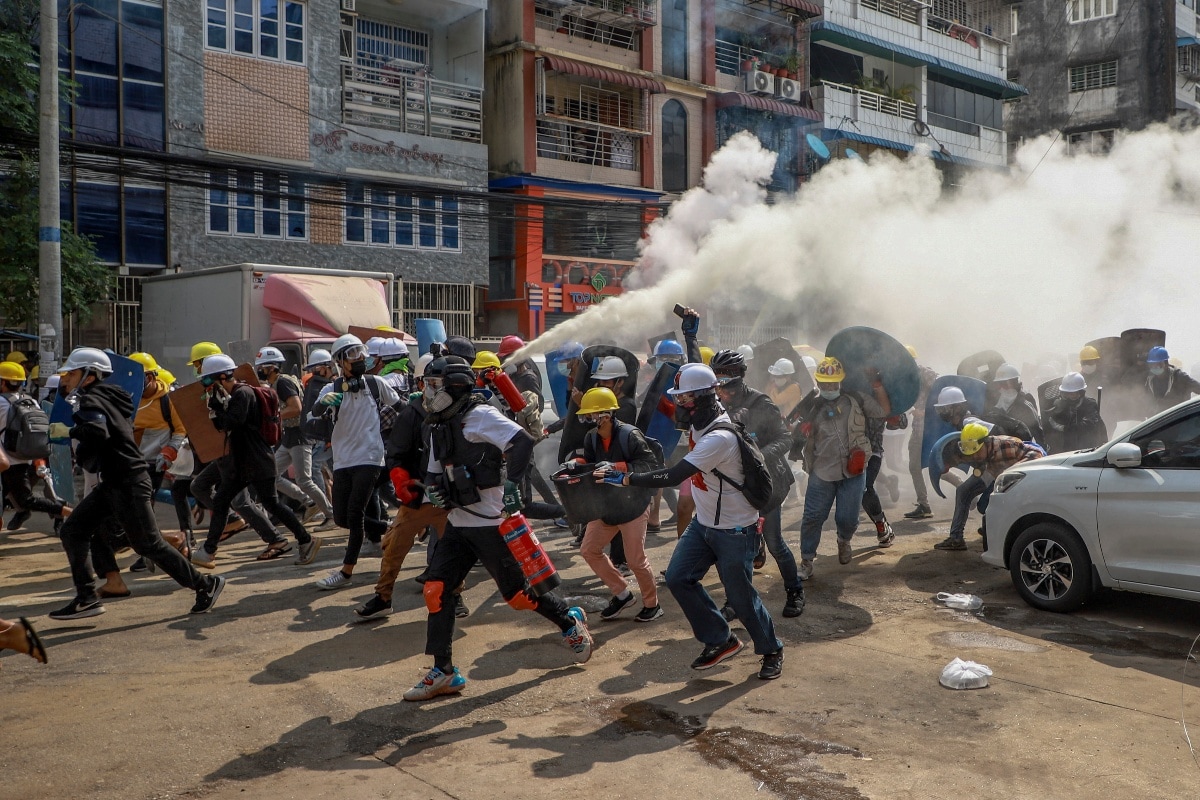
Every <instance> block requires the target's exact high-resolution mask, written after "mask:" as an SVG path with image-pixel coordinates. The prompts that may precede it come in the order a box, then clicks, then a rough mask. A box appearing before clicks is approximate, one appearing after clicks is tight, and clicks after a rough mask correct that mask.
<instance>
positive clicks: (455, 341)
mask: <svg viewBox="0 0 1200 800" xmlns="http://www.w3.org/2000/svg"><path fill="white" fill-rule="evenodd" d="M444 347H445V348H446V351H447V352H449V353H451V354H453V355H456V356H458V357H459V358H465V359H466V360H467V361H474V360H475V345H473V344H471V340H470V339H468V338H467V337H465V336H451V337H449V338H447V339H446V344H445V345H444Z"/></svg>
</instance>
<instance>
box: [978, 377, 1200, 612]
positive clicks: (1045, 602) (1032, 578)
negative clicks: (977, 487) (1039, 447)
mask: <svg viewBox="0 0 1200 800" xmlns="http://www.w3.org/2000/svg"><path fill="white" fill-rule="evenodd" d="M986 529H987V534H986V536H985V538H984V553H983V560H984V561H986V562H987V563H989V564H993V565H995V566H998V567H1004V568H1006V569H1008V570H1009V572H1010V573H1011V574H1012V579H1013V585H1014V586H1015V587H1016V589H1017V592H1018V593H1019V594H1020V595H1021V597H1022V598H1023V599H1024V600H1025V601H1026V602H1027V603H1029V604H1030V605H1032V606H1035V607H1036V608H1041V609H1045V610H1047V611H1070V610H1072V609H1076V608H1079V607H1080V606H1081V605H1083V604H1084V603H1085V602H1087V600H1088V598H1089V597H1091V596H1092V594H1093V593H1094V592H1095V591H1096V590H1097V589H1099V588H1101V587H1108V588H1112V589H1118V590H1123V591H1131V592H1145V593H1146V594H1156V595H1163V596H1165V597H1178V598H1182V599H1185V600H1200V398H1193V399H1192V400H1189V401H1187V402H1184V403H1181V404H1179V405H1177V406H1175V407H1174V408H1172V409H1169V410H1167V411H1164V412H1162V413H1161V414H1158V415H1157V416H1155V417H1151V418H1150V419H1148V420H1146V421H1145V422H1143V423H1141V424H1139V425H1137V426H1135V427H1134V428H1132V429H1131V430H1129V431H1127V432H1126V433H1124V434H1122V435H1121V436H1118V437H1117V438H1115V439H1113V440H1112V441H1110V442H1108V443H1107V444H1105V445H1103V446H1101V447H1098V448H1096V449H1094V450H1085V451H1080V452H1076V453H1062V454H1058V455H1053V456H1049V457H1047V458H1042V459H1038V460H1036V461H1030V462H1026V463H1023V464H1018V465H1016V466H1014V467H1013V468H1011V469H1008V470H1006V471H1005V472H1003V473H1002V474H1001V475H1000V477H998V478H997V479H996V485H995V489H994V492H993V494H992V498H991V503H990V504H989V505H988V508H987V526H986Z"/></svg>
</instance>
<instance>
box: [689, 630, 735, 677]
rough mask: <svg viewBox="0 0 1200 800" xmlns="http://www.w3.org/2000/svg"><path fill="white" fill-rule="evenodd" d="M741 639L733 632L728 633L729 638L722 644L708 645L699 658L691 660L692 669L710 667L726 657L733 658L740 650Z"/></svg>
mask: <svg viewBox="0 0 1200 800" xmlns="http://www.w3.org/2000/svg"><path fill="white" fill-rule="evenodd" d="M745 646H746V645H744V644H742V640H741V639H739V638H738V637H737V636H736V635H735V634H732V633H731V634H729V640H728V641H726V642H725V643H724V644H714V645H709V646H708V647H706V648H704V649H703V650H702V651H701V652H700V656H699V658H697V659H696V660H695V661H693V662H692V669H710V668H712V667H715V666H716V665H717V664H720V663H721V662H722V661H724V660H725V659H727V658H733V657H734V656H736V655H737V654H738V653H740V652H742V648H743V647H745Z"/></svg>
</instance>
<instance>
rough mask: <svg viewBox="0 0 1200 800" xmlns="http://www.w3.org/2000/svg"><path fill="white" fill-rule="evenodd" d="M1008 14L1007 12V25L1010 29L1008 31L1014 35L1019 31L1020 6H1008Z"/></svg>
mask: <svg viewBox="0 0 1200 800" xmlns="http://www.w3.org/2000/svg"><path fill="white" fill-rule="evenodd" d="M1008 14H1009V20H1008V25H1009V28H1010V29H1011V30H1010V31H1009V34H1010V35H1012V36H1016V35H1017V33H1019V32H1020V30H1021V7H1020V6H1018V5H1011V6H1009V7H1008Z"/></svg>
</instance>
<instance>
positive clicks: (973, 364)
mask: <svg viewBox="0 0 1200 800" xmlns="http://www.w3.org/2000/svg"><path fill="white" fill-rule="evenodd" d="M1003 363H1005V362H1004V356H1002V355H1000V354H999V353H997V352H996V351H995V350H984V351H982V352H980V353H976V354H975V355H973V356H967V357H966V358H964V359H963V360H962V362H961V363H960V364H959V365H958V374H959V375H962V376H963V377H965V378H976V379H978V380H981V381H983V382H984V383H985V384H986V383H991V382H992V378H993V377H995V375H996V370H998V369H1000V365H1001V364H1003ZM971 410H972V411H974V410H976V409H971ZM979 410H982V409H979Z"/></svg>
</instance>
